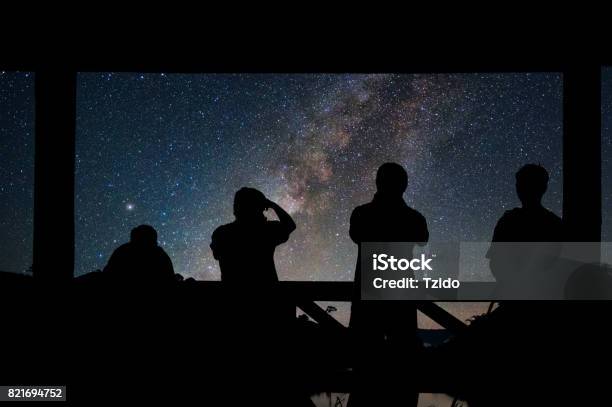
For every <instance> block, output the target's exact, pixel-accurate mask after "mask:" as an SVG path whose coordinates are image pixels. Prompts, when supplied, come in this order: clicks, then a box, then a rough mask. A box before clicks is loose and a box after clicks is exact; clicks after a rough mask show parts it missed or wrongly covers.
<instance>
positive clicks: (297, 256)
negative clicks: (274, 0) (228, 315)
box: [76, 73, 562, 280]
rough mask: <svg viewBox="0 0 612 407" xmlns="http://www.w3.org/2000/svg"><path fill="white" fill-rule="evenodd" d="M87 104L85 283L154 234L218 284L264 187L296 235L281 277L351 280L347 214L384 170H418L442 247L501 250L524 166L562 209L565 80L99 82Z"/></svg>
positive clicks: (87, 85) (84, 85)
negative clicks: (222, 233) (239, 213)
mask: <svg viewBox="0 0 612 407" xmlns="http://www.w3.org/2000/svg"><path fill="white" fill-rule="evenodd" d="M77 106H78V108H77V157H76V160H77V174H76V191H77V193H76V216H77V218H76V241H77V247H76V253H77V257H76V272H77V274H82V273H85V272H88V271H92V270H94V269H96V268H101V267H103V266H104V264H105V263H106V261H107V259H108V257H109V256H110V254H111V253H112V250H113V249H114V248H115V247H117V246H118V245H119V244H121V243H123V242H125V241H127V239H128V236H129V231H130V229H131V228H132V227H134V226H136V225H138V224H141V223H149V224H151V225H153V226H154V227H155V228H156V229H157V230H158V232H159V240H160V244H161V245H162V246H163V247H164V249H165V250H166V251H167V252H168V253H169V255H170V256H171V257H172V259H173V261H174V265H175V269H176V271H177V272H179V273H181V274H183V275H185V276H193V277H195V278H197V279H218V278H219V271H218V266H217V264H216V262H215V261H214V259H213V258H212V253H211V251H210V248H209V244H210V236H211V234H212V231H213V230H214V229H215V228H216V227H217V226H219V225H221V224H224V223H228V222H231V221H232V220H233V215H232V201H233V195H234V192H235V191H236V190H237V189H239V188H240V187H242V186H252V187H255V188H258V189H261V190H262V191H263V192H264V193H265V194H266V195H267V196H268V197H270V198H271V199H272V200H275V201H277V202H278V203H279V204H280V205H281V206H283V207H284V208H285V209H286V210H287V211H288V212H290V213H291V214H292V215H293V217H294V219H295V221H296V223H297V225H298V229H297V231H296V232H294V234H293V235H292V236H291V239H290V241H289V242H288V243H287V244H285V245H283V246H281V247H279V249H278V250H277V254H276V260H277V269H278V272H279V275H280V278H281V279H288V280H351V279H352V277H353V270H354V266H355V257H356V246H355V245H354V244H353V243H352V242H351V241H350V239H349V238H348V226H349V225H348V221H349V217H350V213H351V211H352V209H353V208H354V207H355V206H357V205H359V204H362V203H365V202H368V201H369V200H370V199H371V197H372V194H373V193H374V174H375V171H376V168H377V167H378V166H379V165H380V164H381V163H383V162H386V161H397V162H399V163H401V164H403V165H404V166H405V167H406V169H407V170H408V173H409V177H410V178H409V190H408V192H407V194H406V199H407V201H408V202H409V204H410V205H412V206H413V207H415V208H416V209H418V210H419V211H421V212H422V213H423V214H424V215H425V216H426V218H427V220H428V223H429V227H430V231H431V238H432V240H439V241H444V240H458V239H461V240H473V241H486V240H489V239H490V237H491V233H492V230H493V227H494V225H495V222H496V220H497V219H498V218H499V216H501V214H502V213H503V211H504V210H505V209H508V208H511V207H513V206H516V205H517V204H518V202H517V200H516V198H515V192H514V177H513V176H514V172H515V171H516V170H517V169H518V167H520V166H521V165H522V164H524V163H527V162H537V163H542V164H543V165H544V166H546V167H547V168H548V169H549V171H550V173H551V178H552V180H551V185H550V191H549V194H548V196H547V199H546V204H547V205H548V206H549V207H550V208H552V209H553V210H554V211H555V212H557V213H560V208H561V196H562V193H561V184H560V181H561V134H562V111H561V108H562V81H561V76H560V75H556V74H516V75H513V74H499V75H312V74H305V75H271V74H263V75H261V74H260V75H253V74H249V75H217V74H210V75H165V74H107V73H104V74H97V73H92V74H81V75H79V79H78V103H77Z"/></svg>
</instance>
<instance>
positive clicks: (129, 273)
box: [104, 225, 176, 284]
mask: <svg viewBox="0 0 612 407" xmlns="http://www.w3.org/2000/svg"><path fill="white" fill-rule="evenodd" d="M104 273H106V275H107V276H108V277H110V278H112V279H113V280H115V279H116V280H122V281H125V282H133V283H142V284H148V283H149V284H150V283H160V284H169V283H172V282H174V281H175V280H176V278H175V274H174V268H173V266H172V260H170V257H169V256H168V255H167V254H166V252H165V251H164V249H162V248H161V247H159V246H158V245H157V231H156V230H155V229H154V228H153V227H152V226H149V225H140V226H137V227H135V228H134V229H132V232H131V233H130V241H129V242H128V243H125V244H123V245H121V246H119V247H118V248H117V249H116V250H115V251H114V252H113V254H112V255H111V257H110V259H109V260H108V264H107V265H106V267H104Z"/></svg>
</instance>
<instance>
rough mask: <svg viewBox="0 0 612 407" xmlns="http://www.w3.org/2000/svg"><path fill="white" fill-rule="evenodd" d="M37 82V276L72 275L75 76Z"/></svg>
mask: <svg viewBox="0 0 612 407" xmlns="http://www.w3.org/2000/svg"><path fill="white" fill-rule="evenodd" d="M35 75H36V77H35V81H36V91H35V95H36V102H35V103H36V118H35V120H36V127H35V131H36V147H35V151H36V152H35V154H36V155H35V170H34V174H35V176H34V177H35V179H34V183H35V188H34V261H33V272H34V276H35V277H36V278H37V279H39V280H46V281H63V280H68V279H70V278H71V277H72V276H73V273H74V152H75V151H74V150H75V129H76V72H72V71H63V70H41V71H36V73H35Z"/></svg>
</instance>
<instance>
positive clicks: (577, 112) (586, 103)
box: [563, 61, 601, 242]
mask: <svg viewBox="0 0 612 407" xmlns="http://www.w3.org/2000/svg"><path fill="white" fill-rule="evenodd" d="M582 62H583V65H581V66H570V67H568V69H567V70H566V71H565V73H564V80H563V85H564V89H563V93H564V98H563V99H564V102H563V107H564V112H563V114H564V122H563V125H564V129H563V131H564V138H563V140H564V142H563V218H564V221H565V224H566V225H567V228H568V232H569V236H568V237H567V238H566V239H567V240H570V241H578V242H598V241H600V239H601V67H600V66H599V64H588V63H585V62H584V61H582Z"/></svg>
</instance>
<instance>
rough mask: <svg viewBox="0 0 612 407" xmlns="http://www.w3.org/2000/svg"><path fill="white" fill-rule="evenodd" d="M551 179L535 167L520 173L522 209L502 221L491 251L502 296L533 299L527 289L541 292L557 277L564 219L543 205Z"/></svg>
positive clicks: (518, 190)
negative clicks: (555, 268)
mask: <svg viewBox="0 0 612 407" xmlns="http://www.w3.org/2000/svg"><path fill="white" fill-rule="evenodd" d="M548 179H549V176H548V171H546V169H545V168H544V167H542V166H540V165H535V164H527V165H525V166H523V167H522V168H521V169H519V170H518V172H517V173H516V193H517V195H518V198H519V200H520V201H521V207H520V208H514V209H511V210H509V211H506V212H505V213H504V214H503V216H502V217H501V218H500V219H499V221H498V222H497V225H496V226H495V230H494V232H493V238H492V239H491V240H492V242H491V246H490V248H489V250H488V252H487V258H488V259H489V260H490V262H489V265H490V268H491V272H492V274H493V276H494V277H495V279H496V281H497V283H498V288H497V291H498V295H500V296H501V297H506V296H509V297H515V296H517V295H519V294H520V295H521V296H523V297H524V298H529V296H530V295H531V294H530V293H529V291H530V290H528V289H527V287H531V290H538V289H539V288H538V287H543V286H544V285H545V283H546V281H548V280H550V278H551V277H553V276H552V275H551V274H550V273H549V271H551V267H552V265H553V264H554V262H555V261H556V260H557V258H558V256H559V254H560V251H561V243H560V242H562V241H563V240H564V239H563V238H564V232H563V222H562V221H561V218H560V217H559V216H557V215H556V214H554V213H553V212H551V211H550V210H548V209H546V208H545V207H544V206H543V205H542V198H543V196H544V194H545V193H546V189H547V188H548ZM534 243H535V244H534ZM534 292H535V291H534Z"/></svg>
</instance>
